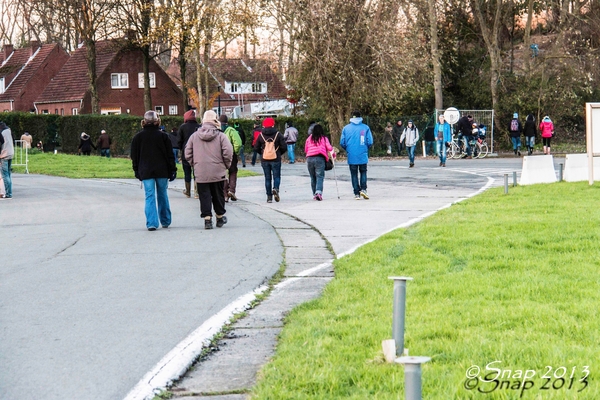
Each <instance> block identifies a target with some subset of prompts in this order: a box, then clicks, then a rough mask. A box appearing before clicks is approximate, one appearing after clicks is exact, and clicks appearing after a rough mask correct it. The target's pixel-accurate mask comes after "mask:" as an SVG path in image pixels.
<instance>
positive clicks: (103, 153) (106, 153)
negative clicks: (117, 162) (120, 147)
mask: <svg viewBox="0 0 600 400" xmlns="http://www.w3.org/2000/svg"><path fill="white" fill-rule="evenodd" d="M100 157H106V158H110V149H100Z"/></svg>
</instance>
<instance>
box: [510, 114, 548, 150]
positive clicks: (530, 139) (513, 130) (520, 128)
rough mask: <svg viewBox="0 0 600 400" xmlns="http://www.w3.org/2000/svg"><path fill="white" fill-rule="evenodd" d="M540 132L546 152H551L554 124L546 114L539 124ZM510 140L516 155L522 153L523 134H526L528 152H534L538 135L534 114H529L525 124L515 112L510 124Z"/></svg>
mask: <svg viewBox="0 0 600 400" xmlns="http://www.w3.org/2000/svg"><path fill="white" fill-rule="evenodd" d="M539 129H540V134H541V136H542V145H543V150H544V154H546V155H548V154H550V140H551V139H552V137H553V136H554V124H553V123H552V120H551V119H550V117H549V116H547V115H546V116H545V117H544V118H543V119H542V122H540V125H539ZM508 131H509V133H510V140H511V142H512V145H513V151H514V153H515V155H516V156H520V155H521V134H522V135H524V136H525V146H526V147H527V154H528V155H531V154H533V146H534V145H535V137H536V136H537V124H536V122H535V117H534V116H533V114H529V115H528V116H527V119H526V120H525V125H523V124H521V121H520V120H519V114H518V113H514V114H513V118H512V119H511V120H510V123H509V125H508Z"/></svg>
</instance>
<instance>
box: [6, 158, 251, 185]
mask: <svg viewBox="0 0 600 400" xmlns="http://www.w3.org/2000/svg"><path fill="white" fill-rule="evenodd" d="M13 162H14V161H13ZM28 168H29V173H30V174H41V175H53V176H63V177H66V178H104V179H109V178H110V179H134V178H135V177H134V175H133V170H132V169H131V160H130V159H128V158H118V157H113V158H110V159H107V158H105V157H97V156H89V157H88V156H77V155H71V154H52V153H33V154H30V155H29V165H28ZM13 170H14V172H15V173H24V172H25V167H24V166H16V165H15V166H14V167H13ZM255 175H258V174H257V173H255V172H252V171H248V170H245V169H241V168H240V169H239V171H238V177H245V176H255ZM177 176H178V177H179V178H182V177H183V170H182V168H181V164H177Z"/></svg>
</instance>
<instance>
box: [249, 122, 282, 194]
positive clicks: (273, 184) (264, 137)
mask: <svg viewBox="0 0 600 400" xmlns="http://www.w3.org/2000/svg"><path fill="white" fill-rule="evenodd" d="M262 126H263V130H262V132H261V133H260V135H258V137H257V138H256V144H255V145H254V151H256V152H257V153H260V165H261V166H262V169H263V172H264V174H265V189H266V190H267V203H272V202H273V198H275V201H279V184H280V183H281V155H282V154H284V153H286V152H287V143H286V142H285V139H284V138H283V135H282V134H281V133H279V131H278V130H277V128H275V120H274V119H273V118H271V117H269V118H265V120H264V121H263V123H262Z"/></svg>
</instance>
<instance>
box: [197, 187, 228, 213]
mask: <svg viewBox="0 0 600 400" xmlns="http://www.w3.org/2000/svg"><path fill="white" fill-rule="evenodd" d="M224 183H225V181H218V182H210V183H196V188H197V190H198V197H199V198H200V216H201V217H202V218H204V217H212V209H213V207H214V209H215V214H217V215H223V214H225V196H224V194H223V184H224Z"/></svg>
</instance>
